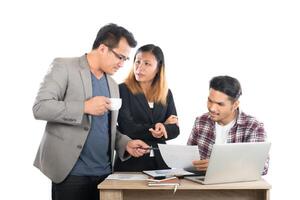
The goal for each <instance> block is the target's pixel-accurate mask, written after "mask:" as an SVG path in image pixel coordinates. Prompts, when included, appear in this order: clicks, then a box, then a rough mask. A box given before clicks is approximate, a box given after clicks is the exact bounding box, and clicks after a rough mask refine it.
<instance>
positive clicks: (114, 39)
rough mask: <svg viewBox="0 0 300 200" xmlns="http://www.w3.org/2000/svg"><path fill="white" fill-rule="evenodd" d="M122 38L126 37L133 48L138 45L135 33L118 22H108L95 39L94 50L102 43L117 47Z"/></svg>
mask: <svg viewBox="0 0 300 200" xmlns="http://www.w3.org/2000/svg"><path fill="white" fill-rule="evenodd" d="M121 38H125V39H126V40H127V42H128V44H129V46H130V47H131V48H134V47H136V45H137V42H136V40H135V39H134V37H133V34H132V33H131V32H129V31H128V30H126V29H125V28H123V27H122V26H118V25H116V24H112V23H111V24H107V25H105V26H103V27H102V28H101V29H100V30H99V32H98V34H97V37H96V39H95V41H94V44H93V50H94V49H97V48H98V47H99V46H100V44H105V45H106V46H108V47H109V48H112V49H113V48H116V47H117V46H118V44H119V42H120V39H121Z"/></svg>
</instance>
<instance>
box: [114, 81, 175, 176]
mask: <svg viewBox="0 0 300 200" xmlns="http://www.w3.org/2000/svg"><path fill="white" fill-rule="evenodd" d="M119 89H120V97H121V98H122V107H121V109H120V110H119V117H118V129H119V131H120V132H121V133H123V134H125V135H128V136H129V137H130V138H132V139H140V140H143V141H144V142H146V143H147V144H148V145H151V146H152V147H157V144H158V143H163V144H165V143H166V142H165V141H166V140H170V139H174V138H176V137H177V136H178V135H179V127H178V126H177V125H176V124H167V125H165V128H166V131H167V133H168V138H167V139H165V138H164V137H162V138H155V137H153V136H152V134H151V132H150V131H149V128H154V126H155V124H156V123H158V122H161V123H164V122H165V121H166V119H167V118H168V117H169V116H170V115H177V113H176V108H175V104H174V100H173V95H172V92H171V90H169V91H168V96H167V104H166V106H163V105H162V104H156V103H154V108H153V109H152V110H151V109H150V107H149V105H148V101H147V99H146V97H145V95H144V94H136V95H133V94H132V93H131V92H130V91H129V89H128V88H127V86H126V85H125V84H124V83H122V84H120V85H119ZM154 155H155V156H154V157H150V155H149V154H146V155H144V156H142V157H139V158H134V157H132V158H130V159H128V160H126V161H124V162H122V161H121V160H120V159H119V158H118V157H117V158H116V161H115V171H143V170H154V169H166V168H168V166H167V165H166V164H165V163H164V161H163V159H162V158H161V155H160V153H159V151H157V150H154Z"/></svg>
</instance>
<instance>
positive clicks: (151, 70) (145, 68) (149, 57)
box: [134, 52, 158, 83]
mask: <svg viewBox="0 0 300 200" xmlns="http://www.w3.org/2000/svg"><path fill="white" fill-rule="evenodd" d="M157 72H158V67H157V60H156V58H155V56H154V55H153V54H152V53H150V52H140V53H138V54H137V55H136V57H135V61H134V76H135V79H136V80H137V81H138V82H139V83H152V81H153V79H154V77H155V75H156V73H157Z"/></svg>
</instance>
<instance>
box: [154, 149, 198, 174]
mask: <svg viewBox="0 0 300 200" xmlns="http://www.w3.org/2000/svg"><path fill="white" fill-rule="evenodd" d="M158 147H159V151H160V153H161V155H162V157H163V159H164V161H165V163H166V164H167V165H168V166H169V167H171V168H178V169H186V168H191V167H193V164H192V161H193V160H200V156H199V150H198V146H188V145H170V144H158Z"/></svg>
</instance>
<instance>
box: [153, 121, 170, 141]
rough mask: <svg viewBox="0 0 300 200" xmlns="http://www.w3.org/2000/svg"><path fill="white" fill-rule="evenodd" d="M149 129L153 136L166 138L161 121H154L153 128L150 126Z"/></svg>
mask: <svg viewBox="0 0 300 200" xmlns="http://www.w3.org/2000/svg"><path fill="white" fill-rule="evenodd" d="M149 131H150V132H151V134H152V136H153V137H155V138H161V137H163V136H164V137H165V139H167V138H168V134H167V131H166V128H165V126H164V125H163V124H162V123H156V124H155V127H154V129H153V128H150V129H149Z"/></svg>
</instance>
